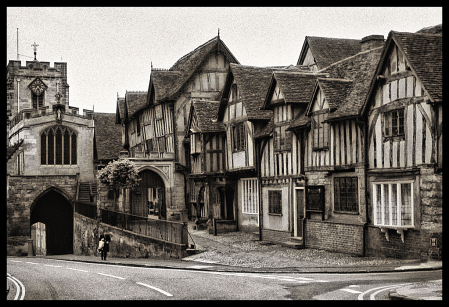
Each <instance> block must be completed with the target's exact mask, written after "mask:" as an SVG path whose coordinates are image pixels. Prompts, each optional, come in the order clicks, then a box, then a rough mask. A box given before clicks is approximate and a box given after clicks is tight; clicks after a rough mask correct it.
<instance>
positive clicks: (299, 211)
mask: <svg viewBox="0 0 449 307" xmlns="http://www.w3.org/2000/svg"><path fill="white" fill-rule="evenodd" d="M295 194H296V195H295V196H296V214H295V221H294V227H295V229H294V236H295V237H302V235H303V220H304V189H295Z"/></svg>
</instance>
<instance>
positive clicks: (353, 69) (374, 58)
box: [319, 47, 383, 121]
mask: <svg viewBox="0 0 449 307" xmlns="http://www.w3.org/2000/svg"><path fill="white" fill-rule="evenodd" d="M382 51H383V47H377V48H373V49H371V50H368V51H364V52H360V53H358V54H357V55H354V56H351V57H348V58H347V59H344V60H342V61H340V62H338V63H335V64H333V65H330V66H329V67H327V68H325V69H323V70H320V71H319V72H327V73H329V75H330V76H331V77H333V78H340V79H345V80H352V86H351V87H348V88H345V91H346V92H345V94H346V95H344V98H343V99H342V100H341V101H340V103H339V105H338V106H336V107H337V110H336V111H335V112H331V113H330V114H329V116H328V118H327V121H330V120H335V119H341V118H346V117H352V116H358V115H360V113H361V110H362V107H363V104H364V103H365V100H366V97H367V95H368V92H369V90H370V85H371V81H372V80H373V77H374V74H375V72H376V68H377V65H378V63H379V59H380V56H381V53H382ZM320 82H321V81H320ZM323 84H324V83H323ZM331 107H332V106H331Z"/></svg>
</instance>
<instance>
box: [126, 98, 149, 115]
mask: <svg viewBox="0 0 449 307" xmlns="http://www.w3.org/2000/svg"><path fill="white" fill-rule="evenodd" d="M125 103H126V107H127V112H128V118H131V117H133V116H134V114H135V113H136V112H137V111H139V110H140V109H142V108H143V107H145V105H146V104H147V92H126V94H125Z"/></svg>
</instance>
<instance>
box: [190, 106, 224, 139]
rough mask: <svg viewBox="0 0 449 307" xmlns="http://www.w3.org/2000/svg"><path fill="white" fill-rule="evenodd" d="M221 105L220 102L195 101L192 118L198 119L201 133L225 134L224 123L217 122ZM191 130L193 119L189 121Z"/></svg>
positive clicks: (191, 112)
mask: <svg viewBox="0 0 449 307" xmlns="http://www.w3.org/2000/svg"><path fill="white" fill-rule="evenodd" d="M219 105H220V102H219V101H204V100H193V101H192V106H191V111H190V116H194V115H195V116H196V117H197V124H198V129H199V131H198V132H201V133H214V132H224V131H225V129H224V126H223V123H222V122H217V120H216V118H217V112H218V107H219ZM188 124H189V128H191V127H190V125H191V119H190V120H189V123H188Z"/></svg>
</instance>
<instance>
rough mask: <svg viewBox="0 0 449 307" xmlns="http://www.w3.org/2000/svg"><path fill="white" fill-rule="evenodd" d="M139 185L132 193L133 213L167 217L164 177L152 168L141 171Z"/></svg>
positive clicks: (144, 215)
mask: <svg viewBox="0 0 449 307" xmlns="http://www.w3.org/2000/svg"><path fill="white" fill-rule="evenodd" d="M139 177H140V178H141V180H140V181H139V185H138V186H137V187H135V188H134V189H133V190H132V192H131V193H130V198H131V214H133V215H138V216H143V217H151V216H154V217H158V218H163V219H165V218H166V204H165V184H164V181H163V180H162V178H161V177H160V176H159V175H158V174H157V173H155V172H153V171H151V170H143V171H141V172H140V173H139Z"/></svg>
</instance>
